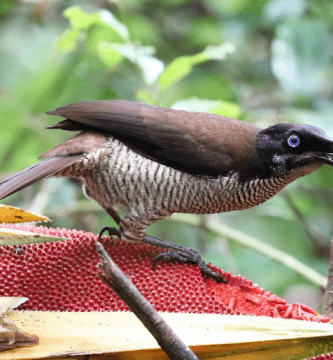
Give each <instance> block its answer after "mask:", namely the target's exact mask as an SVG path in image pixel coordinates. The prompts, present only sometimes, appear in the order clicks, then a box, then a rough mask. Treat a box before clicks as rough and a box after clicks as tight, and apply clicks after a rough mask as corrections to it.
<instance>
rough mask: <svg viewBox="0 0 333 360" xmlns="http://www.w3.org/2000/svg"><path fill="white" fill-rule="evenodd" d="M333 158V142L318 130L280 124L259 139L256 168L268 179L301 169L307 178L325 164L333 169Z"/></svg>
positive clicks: (260, 135)
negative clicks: (276, 173) (273, 173)
mask: <svg viewBox="0 0 333 360" xmlns="http://www.w3.org/2000/svg"><path fill="white" fill-rule="evenodd" d="M332 157H333V141H330V140H329V139H328V138H327V137H326V135H325V132H324V131H323V130H321V129H319V128H316V127H314V126H310V125H292V124H278V125H274V126H270V127H269V128H267V129H264V130H262V131H260V132H259V133H258V135H257V138H256V154H255V159H254V161H255V163H256V166H255V167H256V168H257V171H258V172H259V174H260V175H263V176H264V177H270V176H271V175H272V172H290V171H291V170H294V169H301V168H304V175H305V174H306V173H310V172H311V171H313V170H314V169H315V168H317V167H319V166H320V165H322V164H328V165H333V159H332ZM268 169H269V170H268Z"/></svg>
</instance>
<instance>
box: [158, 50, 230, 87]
mask: <svg viewBox="0 0 333 360" xmlns="http://www.w3.org/2000/svg"><path fill="white" fill-rule="evenodd" d="M234 51H235V47H234V46H233V45H232V44H230V43H225V44H222V45H220V46H208V47H207V48H206V49H205V50H204V51H203V52H201V53H199V54H196V55H193V56H181V57H178V58H176V59H175V60H174V61H173V62H172V63H171V64H169V65H168V66H167V67H166V69H165V71H164V72H163V74H162V75H161V76H160V78H159V79H158V85H159V87H160V89H161V90H162V91H163V90H165V89H166V88H168V87H169V86H170V85H173V84H175V83H176V82H178V81H180V80H181V79H183V78H184V77H186V76H187V75H188V74H190V72H191V71H192V69H193V66H195V65H198V64H200V63H202V62H205V61H208V60H224V59H225V58H226V56H227V55H228V54H231V53H233V52H234Z"/></svg>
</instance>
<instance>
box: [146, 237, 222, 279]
mask: <svg viewBox="0 0 333 360" xmlns="http://www.w3.org/2000/svg"><path fill="white" fill-rule="evenodd" d="M143 242H145V243H146V244H151V245H155V246H158V247H161V248H163V249H167V250H169V251H168V252H166V253H161V254H159V255H157V256H156V257H155V258H154V261H153V269H154V270H155V266H156V263H157V262H158V261H160V260H162V261H178V262H180V263H183V262H186V263H194V264H197V265H198V267H199V269H200V270H201V274H202V276H205V277H208V278H212V279H214V280H215V281H216V282H217V283H222V282H223V283H226V282H225V281H224V280H223V278H222V276H221V275H220V274H218V273H216V272H214V271H212V270H211V269H210V268H209V267H208V266H207V265H206V264H205V262H204V261H203V260H202V259H201V256H200V254H199V252H198V251H196V250H193V249H189V248H187V247H184V246H180V245H176V244H173V243H172V242H169V241H166V240H162V239H158V238H156V237H153V236H150V235H146V236H145V238H144V240H143Z"/></svg>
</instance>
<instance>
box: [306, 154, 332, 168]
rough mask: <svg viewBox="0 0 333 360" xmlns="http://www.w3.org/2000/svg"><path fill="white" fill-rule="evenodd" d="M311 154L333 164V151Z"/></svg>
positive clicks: (323, 161) (328, 163)
mask: <svg viewBox="0 0 333 360" xmlns="http://www.w3.org/2000/svg"><path fill="white" fill-rule="evenodd" d="M311 156H313V157H314V158H315V159H318V160H319V161H321V162H322V163H324V164H327V165H331V166H333V153H320V152H311Z"/></svg>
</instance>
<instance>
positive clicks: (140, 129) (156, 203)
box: [0, 100, 333, 281]
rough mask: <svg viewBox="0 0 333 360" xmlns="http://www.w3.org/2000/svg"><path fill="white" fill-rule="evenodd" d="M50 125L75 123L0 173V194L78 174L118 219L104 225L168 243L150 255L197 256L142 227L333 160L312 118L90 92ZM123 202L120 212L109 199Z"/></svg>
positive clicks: (260, 194) (264, 193) (246, 201)
mask: <svg viewBox="0 0 333 360" xmlns="http://www.w3.org/2000/svg"><path fill="white" fill-rule="evenodd" d="M49 114H51V115H59V116H62V117H64V118H66V120H63V121H61V122H59V123H58V124H56V125H54V126H50V127H49V128H51V129H62V130H69V131H80V133H79V134H77V135H76V136H74V137H73V138H71V139H69V140H67V141H65V142H64V143H62V144H60V145H58V146H56V147H54V148H53V149H51V150H49V151H47V152H46V153H44V154H43V155H42V156H41V157H42V158H44V160H42V161H40V162H39V163H37V164H35V165H33V166H30V167H28V168H27V169H25V170H22V171H21V172H19V173H17V174H15V175H13V176H11V177H9V178H7V179H5V180H3V181H2V182H1V183H0V199H2V198H4V197H6V196H8V195H10V194H12V193H14V192H16V191H18V190H20V189H23V188H25V187H26V186H28V185H30V184H33V183H35V182H36V181H39V180H41V179H43V178H45V177H49V176H72V177H78V178H81V179H82V180H83V190H84V192H85V194H86V195H87V196H88V197H90V198H92V199H94V200H95V201H97V202H98V203H99V204H100V205H101V206H102V208H103V209H104V210H105V211H106V212H107V213H108V214H109V215H110V216H111V217H112V218H113V219H114V220H115V222H116V223H117V224H118V225H119V230H116V229H114V228H109V227H106V228H103V229H102V231H101V233H100V236H101V235H102V233H103V232H104V231H105V230H108V231H109V234H110V235H111V234H113V235H118V236H119V237H121V238H122V239H125V240H133V241H144V242H146V243H150V244H154V245H157V246H161V247H163V248H166V249H168V250H169V252H167V253H164V254H160V255H159V256H158V257H157V258H155V260H154V263H153V266H155V263H156V261H158V260H161V259H162V260H174V259H175V260H178V261H190V262H196V263H198V265H199V267H200V269H201V270H202V272H203V273H204V274H205V275H207V276H211V277H213V278H214V279H216V280H217V281H223V279H222V277H221V276H220V275H219V274H216V273H214V272H213V271H212V270H210V269H209V268H208V267H207V266H206V265H205V263H204V262H203V261H202V260H201V258H200V255H199V253H198V252H196V251H194V250H190V249H187V248H184V247H181V246H178V245H175V244H172V243H169V242H167V241H165V240H160V239H156V238H153V237H151V236H148V235H146V234H145V229H146V227H147V226H149V225H150V224H152V223H154V222H155V221H158V220H161V219H163V218H164V217H166V216H170V215H171V214H173V213H175V212H179V213H191V214H212V213H221V212H226V211H232V210H242V209H248V208H251V207H253V206H256V205H259V204H261V203H262V202H264V201H266V200H268V199H269V198H271V197H272V196H273V195H275V194H276V193H277V192H279V191H280V190H281V189H282V188H283V187H285V186H286V185H287V184H289V183H291V182H292V181H294V180H295V179H297V178H298V177H300V176H304V175H306V174H309V173H311V172H312V171H313V170H315V169H317V168H318V167H319V166H321V165H322V164H329V165H333V160H332V159H331V158H330V156H332V155H333V142H332V141H330V140H328V139H327V138H326V136H325V133H324V132H323V131H322V130H320V129H318V128H316V127H313V126H310V125H291V124H278V125H274V126H271V127H268V128H267V129H264V130H261V129H260V128H258V127H256V126H253V125H251V124H248V123H246V122H242V121H239V120H236V119H232V118H227V117H223V116H218V115H212V114H205V113H196V112H187V111H181V110H172V109H166V108H161V107H157V106H151V105H145V104H140V103H135V102H130V101H116V100H110V101H88V102H82V103H77V104H71V105H68V106H65V107H62V108H59V109H56V110H54V111H50V112H49ZM115 205H120V206H121V207H122V208H123V209H124V210H125V213H126V215H125V217H124V218H123V219H121V218H120V217H119V215H118V214H117V213H116V212H115V210H114V209H113V207H114V206H115Z"/></svg>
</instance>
